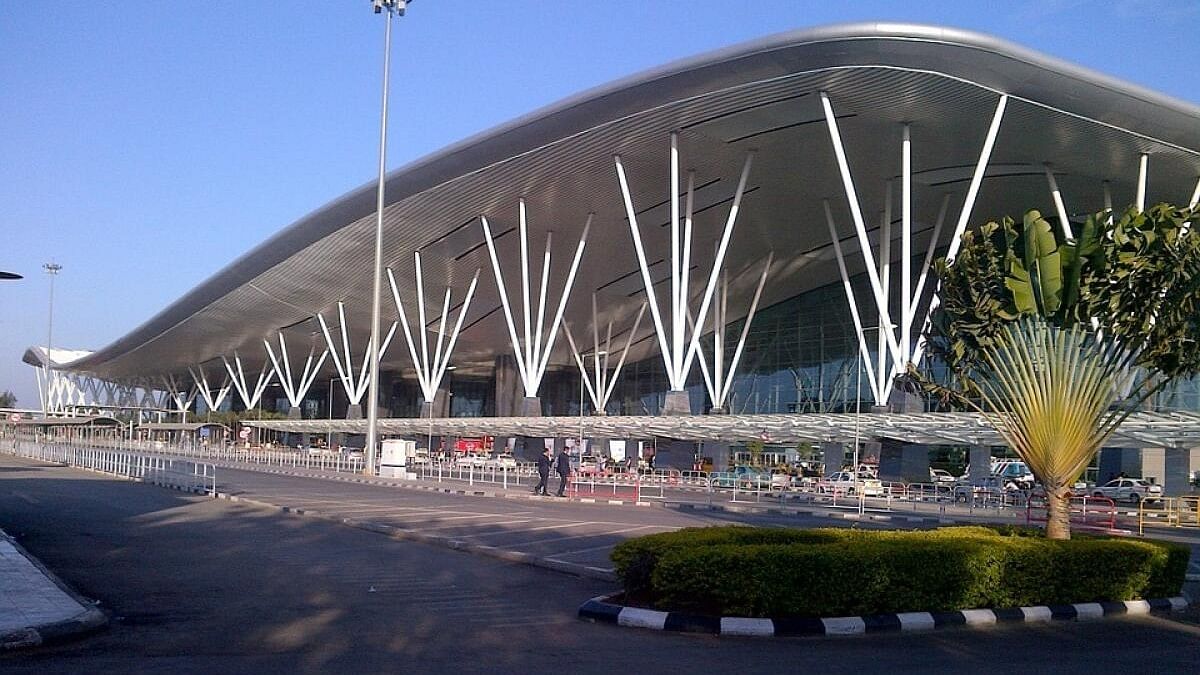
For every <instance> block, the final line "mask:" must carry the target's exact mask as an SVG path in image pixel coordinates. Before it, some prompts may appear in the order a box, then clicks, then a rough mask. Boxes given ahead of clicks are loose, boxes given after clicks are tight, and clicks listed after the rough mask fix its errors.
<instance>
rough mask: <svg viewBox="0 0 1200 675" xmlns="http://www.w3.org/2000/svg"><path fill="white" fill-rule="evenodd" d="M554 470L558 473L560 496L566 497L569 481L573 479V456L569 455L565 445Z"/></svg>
mask: <svg viewBox="0 0 1200 675" xmlns="http://www.w3.org/2000/svg"><path fill="white" fill-rule="evenodd" d="M554 470H555V471H557V472H558V496H559V497H566V496H567V495H566V494H564V493H565V492H566V491H567V480H568V479H569V478H570V477H571V455H569V454H567V447H566V446H565V445H564V446H563V449H562V452H560V453H558V461H557V462H555V464H554Z"/></svg>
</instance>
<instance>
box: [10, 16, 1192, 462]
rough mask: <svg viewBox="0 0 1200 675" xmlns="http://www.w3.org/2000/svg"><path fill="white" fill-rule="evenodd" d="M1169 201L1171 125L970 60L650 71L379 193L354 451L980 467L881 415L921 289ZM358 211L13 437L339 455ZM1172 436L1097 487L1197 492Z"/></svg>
mask: <svg viewBox="0 0 1200 675" xmlns="http://www.w3.org/2000/svg"><path fill="white" fill-rule="evenodd" d="M1198 179H1200V108H1197V107H1196V106H1194V105H1191V104H1188V103H1184V102H1181V101H1178V100H1175V99H1172V98H1169V97H1167V96H1164V95H1162V94H1159V93H1156V92H1153V91H1149V90H1146V89H1143V88H1141V87H1138V86H1136V85H1133V84H1129V83H1126V82H1122V81H1118V80H1115V79H1113V78H1110V77H1107V76H1105V75H1102V74H1099V73H1096V72H1093V71H1089V70H1087V69H1084V68H1081V67H1078V66H1075V65H1073V64H1070V63H1066V62H1063V61H1060V60H1058V59H1055V58H1052V57H1048V56H1046V55H1043V54H1040V53H1037V52H1034V51H1031V50H1029V49H1026V48H1023V47H1020V46H1017V45H1014V44H1011V43H1008V42H1005V41H1002V40H998V39H996V38H992V37H989V36H986V35H981V34H978V33H973V32H969V31H962V30H957V29H950V28H941V27H932V26H922V25H909V24H886V23H865V24H852V25H839V26H832V27H825V28H818V29H812V30H801V31H795V32H789V33H784V34H779V35H774V36H770V37H766V38H763V39H760V40H757V41H754V42H751V43H746V44H741V45H737V46H734V47H730V48H727V49H723V50H720V51H717V52H713V53H708V54H704V55H701V56H697V57H694V58H690V59H687V60H684V61H680V62H676V63H671V64H668V65H665V66H662V67H660V68H657V69H654V70H651V71H648V72H644V73H640V74H637V75H634V76H632V77H629V78H626V79H623V80H620V81H617V82H614V83H611V84H608V85H605V86H602V87H599V88H596V89H592V90H589V91H585V92H583V93H581V94H578V95H576V96H574V97H572V98H569V99H567V100H564V101H561V102H559V103H556V104H554V105H552V106H549V107H547V108H544V109H541V110H538V111H535V112H533V113H530V114H528V115H526V116H524V117H521V118H519V119H516V120H513V121H512V122H509V123H507V124H505V125H502V126H500V127H498V128H495V129H492V130H489V131H486V132H484V133H481V134H478V135H476V136H473V137H471V138H468V139H465V140H463V141H461V142H460V143H457V144H455V145H453V146H450V147H448V148H445V149H444V150H442V151H440V152H437V153H435V154H433V155H430V156H428V157H425V158H422V159H420V160H418V161H416V162H413V163H412V164H410V165H408V166H404V167H401V168H399V169H397V170H395V171H393V172H391V173H390V174H389V175H388V177H387V182H386V193H385V195H386V197H385V205H386V206H385V209H384V213H383V219H384V230H383V261H384V265H385V266H386V268H387V271H386V274H385V277H384V282H383V288H384V292H383V308H384V312H383V320H382V325H381V336H382V344H381V347H382V348H383V353H382V357H381V377H380V385H381V386H380V398H379V400H378V401H377V405H378V406H380V417H381V418H386V419H384V420H383V421H382V422H381V428H382V429H384V430H385V432H392V433H404V432H405V431H406V430H409V431H411V429H413V428H416V427H415V426H414V425H415V424H417V423H418V422H419V424H420V425H422V426H421V427H420V428H421V429H424V428H425V427H426V426H428V427H429V428H430V429H432V428H433V427H434V421H435V420H436V424H437V431H438V432H439V433H446V434H455V433H468V434H469V433H479V434H485V433H486V434H491V435H497V436H502V435H528V436H555V435H574V434H575V433H576V432H578V433H579V434H580V435H589V436H592V437H598V438H605V437H607V438H615V437H626V438H637V437H646V436H648V435H653V436H655V437H661V438H669V439H675V440H678V441H707V442H726V443H729V442H734V443H736V442H739V441H745V440H747V439H760V440H763V441H766V442H779V443H795V442H799V441H805V442H811V443H825V444H827V445H828V444H830V443H844V442H845V441H847V440H848V438H849V436H848V434H849V432H848V431H847V430H848V429H849V426H848V425H849V422H848V420H849V418H850V417H851V415H849V413H852V412H854V411H856V410H860V409H861V410H863V411H872V410H873V411H876V414H875V415H869V416H868V415H864V416H863V417H865V418H870V421H865V422H864V421H861V420H860V423H861V424H863V425H865V426H863V427H862V433H863V434H864V436H865V437H868V438H875V439H876V440H881V441H884V442H885V443H886V442H888V441H895V442H897V443H901V444H909V445H914V444H915V445H926V446H927V445H935V444H962V445H981V444H987V443H989V442H991V441H994V440H995V436H994V433H992V432H990V430H988V429H985V428H982V427H981V425H980V424H979V422H978V420H977V419H976V418H974V417H972V416H964V415H958V416H953V415H951V416H945V417H942V418H932V417H928V416H927V415H928V413H925V412H924V411H925V409H926V408H927V407H928V406H927V402H925V401H922V400H919V399H916V398H914V397H912V396H902V395H900V394H898V393H896V392H893V390H892V385H891V382H892V380H893V378H894V376H895V375H896V374H897V373H898V372H900V371H901V370H902V369H903V367H904V364H906V363H908V362H910V361H911V362H917V363H920V362H921V360H922V356H923V343H922V341H921V339H920V336H921V332H922V327H923V325H924V322H925V319H926V317H927V313H928V309H929V305H930V300H931V298H932V297H933V295H934V293H935V291H936V289H935V286H936V280H935V279H934V278H933V277H932V275H931V273H930V271H929V269H930V262H931V261H932V260H933V259H934V258H935V257H940V256H944V255H946V254H947V252H948V251H951V249H952V246H953V242H956V241H957V240H958V238H959V236H960V235H961V234H962V232H963V231H964V230H965V229H966V228H968V227H972V226H977V225H979V224H981V223H984V222H987V221H989V220H994V219H998V218H1000V217H1002V216H1004V215H1013V216H1018V215H1019V214H1021V213H1022V212H1024V211H1025V210H1026V209H1029V208H1037V209H1039V210H1041V211H1042V212H1043V213H1044V214H1047V216H1048V217H1050V218H1051V219H1057V220H1058V221H1059V222H1061V221H1076V222H1078V221H1081V220H1082V219H1083V218H1085V217H1086V216H1087V215H1088V214H1090V213H1094V212H1096V211H1099V210H1101V209H1103V208H1106V207H1109V206H1113V207H1117V208H1122V207H1124V206H1127V205H1130V204H1136V205H1139V206H1146V205H1151V204H1154V203H1158V202H1171V203H1175V204H1190V205H1195V204H1196V203H1197V200H1198V199H1200V180H1198ZM375 190H376V186H375V185H374V184H371V185H366V186H363V187H362V188H360V189H358V190H355V191H353V192H351V193H349V194H346V195H344V196H342V197H339V198H338V199H336V200H334V201H332V202H330V203H328V204H327V205H325V206H323V207H321V208H319V209H317V210H316V211H314V212H312V213H311V214H309V215H308V216H306V217H304V218H302V219H301V220H299V221H298V222H296V223H293V224H291V225H290V226H288V227H286V228H285V229H283V230H281V231H280V232H279V233H278V234H276V235H275V236H273V237H271V238H270V239H269V240H267V241H266V242H264V243H262V244H261V245H259V246H257V247H256V248H254V249H253V250H251V251H249V252H248V253H246V254H245V255H244V256H242V257H241V258H239V259H238V260H236V261H234V262H233V263H232V264H230V265H229V266H227V267H226V268H224V269H222V270H221V271H219V272H218V273H217V274H215V275H214V276H213V277H212V278H210V279H209V280H208V281H206V282H204V283H203V284H202V285H200V286H199V287H197V288H195V289H194V290H192V291H191V292H189V293H188V294H186V295H185V296H183V297H182V298H180V299H179V300H178V301H176V302H175V303H173V304H172V305H170V306H169V307H167V308H166V309H164V310H163V311H161V312H160V313H159V314H158V315H156V316H154V317H153V318H152V319H150V320H149V321H147V322H146V323H145V324H143V325H141V326H139V327H136V328H134V329H133V330H131V331H130V332H129V333H128V334H127V335H125V336H124V337H122V338H120V339H118V340H117V341H115V342H114V343H112V344H110V345H108V346H107V347H104V348H103V349H100V350H98V351H95V352H90V353H86V354H70V355H66V354H65V353H62V354H60V353H59V352H57V350H56V351H55V352H54V353H53V354H52V355H53V356H54V358H53V359H52V358H49V356H48V355H47V353H46V350H45V349H44V348H38V347H35V348H31V349H30V350H29V351H28V352H27V353H26V357H25V360H26V361H27V362H28V363H30V364H31V365H35V366H45V365H46V364H47V363H51V364H53V365H54V366H55V367H57V368H58V370H53V369H52V370H46V369H45V368H39V369H38V372H39V378H41V379H40V380H39V382H40V383H41V384H42V391H43V404H44V408H45V409H46V410H47V411H48V412H50V413H61V412H68V411H71V410H79V409H86V408H103V407H105V406H112V405H117V404H118V401H121V404H131V403H132V404H133V405H137V406H142V407H147V408H158V409H163V410H169V411H182V410H188V409H191V410H195V409H197V407H199V408H200V409H206V408H207V409H212V408H222V407H228V406H233V407H235V408H248V409H249V408H255V407H262V408H265V409H268V410H271V409H273V410H276V411H279V412H283V413H288V414H289V415H290V416H291V417H292V421H289V422H283V421H281V422H274V423H273V424H274V428H277V429H287V428H288V425H289V424H290V425H293V426H292V428H294V429H299V428H302V427H301V426H298V425H302V424H304V423H306V421H310V422H313V423H315V422H316V421H318V420H327V425H328V428H331V429H332V428H334V426H337V429H336V430H339V431H355V430H359V429H361V425H362V422H361V421H360V420H358V418H360V417H361V416H362V410H363V408H364V407H365V406H366V405H368V401H367V399H366V393H367V389H368V388H367V369H366V368H365V367H364V363H365V354H366V349H367V345H368V336H369V333H370V317H371V311H370V310H371V292H372V262H373V257H374V234H375V219H376V203H375V200H376V194H375ZM934 365H935V366H936V364H934ZM884 410H888V411H890V412H889V413H887V414H885V413H883V412H882V411H884ZM597 411H602V412H603V413H605V414H604V415H603V416H601V415H598V414H595V413H596V412H597ZM1197 413H1200V390H1198V389H1197V386H1196V383H1195V382H1185V383H1183V384H1181V385H1179V386H1177V387H1175V388H1174V389H1172V390H1171V391H1169V392H1165V393H1164V394H1162V395H1161V396H1160V397H1159V398H1158V400H1157V401H1156V402H1155V409H1154V410H1153V411H1147V412H1145V413H1139V415H1138V416H1136V418H1135V419H1133V420H1131V423H1130V425H1129V427H1128V431H1127V430H1126V429H1123V430H1122V433H1121V435H1119V436H1118V439H1119V440H1120V441H1121V443H1122V444H1123V445H1128V448H1127V449H1126V450H1121V451H1116V452H1108V451H1106V455H1107V456H1108V457H1110V458H1116V459H1110V461H1115V462H1118V463H1120V464H1121V466H1122V467H1125V466H1126V465H1128V466H1129V467H1130V468H1131V470H1133V469H1132V467H1133V464H1139V466H1138V469H1137V470H1138V472H1139V473H1144V472H1150V471H1152V470H1153V471H1157V472H1158V474H1157V475H1158V477H1159V478H1161V479H1162V480H1164V481H1171V480H1174V479H1173V478H1170V476H1182V475H1185V474H1186V473H1187V472H1189V471H1192V470H1196V469H1200V457H1198V456H1196V453H1194V452H1192V450H1191V448H1192V447H1193V446H1200V439H1196V440H1192V439H1193V437H1194V436H1196V435H1198V434H1200V415H1197ZM347 418H349V419H347ZM518 418H519V420H518ZM329 420H334V421H336V425H335V424H334V422H329ZM570 425H574V426H570ZM304 428H309V427H304ZM585 432H586V434H585ZM1147 448H1149V449H1150V450H1147ZM1156 453H1157V454H1156ZM1156 462H1157V464H1155V463H1156ZM1148 466H1149V467H1152V468H1149V469H1148V468H1146V467H1148Z"/></svg>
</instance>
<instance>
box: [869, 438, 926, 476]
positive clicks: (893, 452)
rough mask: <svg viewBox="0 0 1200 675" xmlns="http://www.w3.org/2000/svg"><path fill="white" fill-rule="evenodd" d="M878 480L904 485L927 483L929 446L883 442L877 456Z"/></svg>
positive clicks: (890, 441)
mask: <svg viewBox="0 0 1200 675" xmlns="http://www.w3.org/2000/svg"><path fill="white" fill-rule="evenodd" d="M879 478H880V479H881V480H889V481H902V482H906V483H928V482H929V446H928V445H918V444H916V443H900V442H897V441H892V440H885V441H884V442H883V448H882V452H881V453H880V456H879Z"/></svg>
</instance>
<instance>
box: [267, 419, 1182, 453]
mask: <svg viewBox="0 0 1200 675" xmlns="http://www.w3.org/2000/svg"><path fill="white" fill-rule="evenodd" d="M243 424H246V425H249V426H254V427H259V428H262V429H269V430H272V431H279V432H287V433H322V434H323V433H350V434H362V433H365V432H366V424H367V422H366V420H363V419H357V420H247V421H244V422H243ZM378 424H379V433H381V434H385V435H392V436H409V437H420V436H426V435H431V436H449V437H464V436H465V437H472V436H485V435H487V436H497V437H509V436H511V437H515V436H528V437H532V438H569V437H574V436H579V437H582V438H613V439H639V440H647V439H650V438H674V439H683V440H689V441H712V442H722V443H745V442H748V441H763V442H767V443H779V444H794V443H821V442H826V441H828V442H836V443H852V442H857V441H858V440H860V439H866V438H871V439H877V440H878V439H894V440H898V441H902V442H905V443H919V444H926V445H1007V443H1006V441H1005V440H1004V438H1003V437H1002V436H1001V435H1000V434H999V433H997V432H996V430H995V427H994V425H993V424H992V422H991V421H989V419H988V418H987V417H986V416H984V415H982V414H979V413H970V412H952V413H946V412H941V413H938V412H933V413H863V414H862V415H856V414H852V413H826V414H806V415H682V416H674V417H671V416H651V415H634V416H614V417H606V416H585V417H444V418H434V419H428V418H426V419H420V418H395V419H380V420H379V422H378ZM1198 441H1200V414H1196V413H1190V412H1172V413H1155V412H1140V411H1139V412H1136V413H1134V414H1133V415H1131V416H1130V417H1129V418H1127V419H1126V420H1125V421H1124V422H1123V423H1122V424H1121V426H1120V427H1119V428H1118V429H1117V431H1116V432H1115V433H1114V434H1113V436H1112V437H1111V439H1110V443H1111V444H1112V445H1113V446H1116V447H1142V446H1146V447H1150V446H1154V447H1168V448H1191V447H1195V445H1196V443H1197V442H1198Z"/></svg>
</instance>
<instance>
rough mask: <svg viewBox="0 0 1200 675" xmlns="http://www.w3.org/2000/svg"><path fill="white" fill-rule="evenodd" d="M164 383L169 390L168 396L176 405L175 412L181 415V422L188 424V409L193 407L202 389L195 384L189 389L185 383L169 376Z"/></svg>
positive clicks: (164, 379)
mask: <svg viewBox="0 0 1200 675" xmlns="http://www.w3.org/2000/svg"><path fill="white" fill-rule="evenodd" d="M162 382H163V386H164V387H166V389H167V396H168V397H169V398H170V399H171V402H172V403H174V404H175V412H177V413H179V421H180V422H186V421H187V411H188V408H190V407H191V406H192V401H194V400H196V397H197V396H199V395H200V387H199V386H197V385H196V384H195V383H193V384H192V385H191V386H190V387H188V386H186V383H185V382H181V381H180V380H178V379H176V377H175V376H174V375H167V376H166V377H164V378H162Z"/></svg>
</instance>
